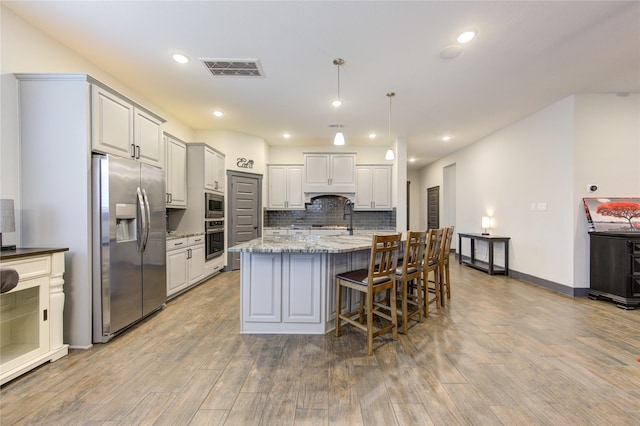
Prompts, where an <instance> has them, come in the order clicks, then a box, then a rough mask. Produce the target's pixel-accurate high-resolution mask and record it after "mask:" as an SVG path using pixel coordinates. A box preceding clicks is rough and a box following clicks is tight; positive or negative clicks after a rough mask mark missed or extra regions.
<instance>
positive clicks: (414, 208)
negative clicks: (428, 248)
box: [407, 170, 427, 231]
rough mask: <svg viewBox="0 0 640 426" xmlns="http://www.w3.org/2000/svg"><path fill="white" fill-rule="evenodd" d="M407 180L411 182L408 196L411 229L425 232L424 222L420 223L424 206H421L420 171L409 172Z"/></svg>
mask: <svg viewBox="0 0 640 426" xmlns="http://www.w3.org/2000/svg"><path fill="white" fill-rule="evenodd" d="M407 180H408V181H409V182H411V186H410V188H409V191H410V192H409V194H408V196H409V200H410V202H411V204H410V206H409V229H411V230H416V231H417V230H425V229H427V228H426V227H424V226H422V222H421V221H420V209H421V208H422V204H420V191H422V186H421V184H420V171H419V170H408V171H407Z"/></svg>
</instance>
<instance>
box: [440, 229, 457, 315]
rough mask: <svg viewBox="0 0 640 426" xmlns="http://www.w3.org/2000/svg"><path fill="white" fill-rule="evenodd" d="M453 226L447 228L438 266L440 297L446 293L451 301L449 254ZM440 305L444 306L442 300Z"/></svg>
mask: <svg viewBox="0 0 640 426" xmlns="http://www.w3.org/2000/svg"><path fill="white" fill-rule="evenodd" d="M453 230H454V227H453V226H449V227H448V228H447V238H446V240H445V244H444V250H443V254H442V262H441V264H440V271H441V272H440V282H441V285H442V293H443V294H442V297H443V299H444V294H445V293H446V295H447V299H451V278H450V276H449V257H450V254H451V240H452V239H453ZM442 305H443V306H444V300H443V303H442Z"/></svg>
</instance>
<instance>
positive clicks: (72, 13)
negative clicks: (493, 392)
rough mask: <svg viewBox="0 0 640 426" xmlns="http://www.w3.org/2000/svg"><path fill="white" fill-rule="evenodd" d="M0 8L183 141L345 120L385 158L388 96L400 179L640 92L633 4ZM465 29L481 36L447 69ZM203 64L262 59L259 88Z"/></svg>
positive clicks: (300, 131) (311, 131) (300, 137)
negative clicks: (517, 131) (449, 51)
mask: <svg viewBox="0 0 640 426" xmlns="http://www.w3.org/2000/svg"><path fill="white" fill-rule="evenodd" d="M2 3H3V5H5V6H7V7H8V8H9V9H11V10H12V11H13V12H14V13H16V14H17V15H18V16H21V17H22V18H24V19H25V20H26V21H28V22H30V23H31V24H33V25H35V26H36V27H38V28H40V29H41V30H42V31H44V32H45V33H47V34H49V35H50V36H51V37H53V38H54V39H57V40H59V41H60V42H61V43H62V44H64V45H67V46H68V47H70V48H71V49H73V50H74V51H76V52H77V53H79V54H80V55H81V56H83V57H85V58H86V59H87V60H88V61H90V62H92V63H94V64H96V65H97V66H98V67H100V68H101V69H103V70H105V71H106V72H108V73H109V74H111V75H112V76H113V77H114V78H116V79H118V80H120V81H121V82H123V83H124V84H126V85H128V86H129V87H131V88H133V89H134V90H135V91H136V92H138V93H140V94H141V95H143V96H144V97H146V98H148V99H150V100H151V101H153V102H155V103H156V104H157V105H159V106H160V107H162V108H164V109H165V110H166V111H167V112H169V113H170V114H172V115H173V116H175V117H176V118H177V119H180V120H181V121H183V122H184V123H185V124H186V125H188V126H190V127H192V128H193V129H231V130H235V131H239V132H243V133H248V134H252V135H256V136H259V137H261V138H263V139H265V140H266V142H267V143H268V144H269V145H301V146H302V145H327V146H330V145H331V143H332V138H333V134H334V133H335V129H332V128H330V127H329V124H333V123H338V122H340V123H342V124H343V125H344V134H345V137H346V141H347V147H348V146H356V145H358V146H362V145H377V146H386V145H388V143H389V115H390V114H389V99H388V98H387V97H386V93H387V92H390V91H393V92H395V93H396V96H395V97H394V98H393V101H392V108H391V118H392V120H391V135H392V139H395V138H396V137H403V138H406V140H407V146H408V148H407V149H408V156H409V157H415V158H416V161H415V163H410V164H409V165H408V166H409V168H410V169H411V168H418V167H422V166H424V165H426V164H428V163H430V162H432V161H434V160H436V159H438V158H441V157H443V156H444V155H446V154H447V153H450V152H452V151H455V150H458V149H460V148H462V147H464V146H465V145H468V144H470V143H473V142H475V141H477V140H479V139H481V138H483V137H485V136H487V135H489V134H491V133H493V132H495V131H497V130H499V129H500V128H502V127H504V126H506V125H508V124H510V123H513V122H514V121H516V120H519V119H521V118H523V117H525V116H527V115H529V114H531V113H533V112H536V111H538V110H540V109H542V108H544V107H546V106H548V105H550V104H552V103H553V102H556V101H558V100H560V99H562V98H564V97H566V96H568V95H571V94H574V93H576V94H579V93H625V92H638V91H639V90H640V2H637V1H630V2H612V1H603V2H594V1H568V2H556V1H539V2H520V1H510V2H504V1H482V2H480V1H473V2H462V1H446V2H444V1H442V2H436V1H410V2H401V1H371V2H365V1H335V2H331V1H318V2H315V1H284V2H271V1H260V2H246V1H193V2H191V1H104V2H102V1H80V2H78V1H71V2H61V1H44V2H40V1H18V2H16V1H6V0H5V1H3V2H2ZM469 28H473V29H476V30H477V37H476V38H475V39H474V40H473V41H471V42H470V43H468V44H466V45H464V46H462V53H461V54H460V55H459V56H458V57H456V58H454V59H441V58H440V57H439V53H440V51H441V50H442V49H444V48H445V47H447V46H451V45H456V44H457V42H456V36H457V35H458V33H459V32H461V31H462V30H465V29H469ZM176 52H180V53H183V54H185V55H187V56H188V57H190V58H191V62H189V63H188V64H186V65H179V64H177V63H175V62H174V61H173V60H172V59H171V55H172V54H173V53H176ZM200 58H206V59H212V58H227V59H257V60H258V61H259V62H260V64H261V66H262V69H263V71H264V76H263V77H213V76H212V75H211V73H210V72H209V71H208V70H207V69H206V67H205V66H204V65H203V63H202V62H201V61H200ZM336 58H343V59H344V60H345V64H344V65H343V66H342V67H341V68H340V91H341V98H342V101H343V106H342V107H341V108H340V112H339V113H338V111H337V110H336V109H335V108H334V107H333V106H332V105H331V101H332V100H333V99H334V98H336V96H337V86H338V84H337V80H338V77H337V74H338V72H337V67H336V66H335V65H333V60H334V59H336ZM79 71H80V70H79ZM216 109H219V110H221V111H224V113H225V115H224V116H223V117H221V118H216V117H214V116H213V115H212V112H213V111H214V110H216ZM338 114H339V115H338ZM284 132H288V133H290V134H291V138H290V139H288V140H287V139H284V138H283V136H282V135H283V133H284ZM371 132H375V133H377V135H378V137H377V138H376V139H374V140H371V139H369V138H368V135H369V133H371ZM444 135H450V136H451V140H450V141H449V142H443V141H442V136H444Z"/></svg>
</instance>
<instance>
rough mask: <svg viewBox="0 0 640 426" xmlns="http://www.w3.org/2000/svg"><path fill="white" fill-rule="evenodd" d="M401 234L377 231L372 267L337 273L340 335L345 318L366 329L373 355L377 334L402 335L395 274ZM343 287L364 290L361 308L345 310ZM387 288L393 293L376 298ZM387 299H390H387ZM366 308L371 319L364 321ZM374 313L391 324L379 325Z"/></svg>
mask: <svg viewBox="0 0 640 426" xmlns="http://www.w3.org/2000/svg"><path fill="white" fill-rule="evenodd" d="M401 236H402V234H392V235H374V236H373V239H372V242H371V255H370V260H369V269H358V270H355V271H349V272H344V273H341V274H337V275H336V298H337V300H336V336H340V326H341V321H342V320H344V321H346V322H348V323H349V324H351V325H353V326H355V327H357V328H359V329H361V330H363V331H365V332H366V333H367V341H368V347H369V355H373V338H374V337H376V336H379V335H381V334H383V333H386V332H388V331H392V333H393V339H394V340H397V339H398V313H397V309H396V282H395V277H396V267H397V262H398V251H399V250H400V241H401ZM342 287H346V288H350V289H352V290H356V291H359V292H361V293H362V294H361V296H360V309H358V310H355V311H351V312H348V313H346V314H343V313H342ZM387 290H389V291H391V295H390V297H389V298H386V297H385V298H382V299H380V300H379V301H376V297H375V296H376V294H378V293H380V292H383V291H387ZM389 300H390V301H389ZM385 301H389V302H388V303H384V302H385ZM383 310H384V311H388V312H389V313H387V312H383ZM365 311H366V320H367V321H366V324H363V323H364V314H365ZM357 315H359V321H355V320H354V317H355V316H357ZM374 315H375V316H378V317H381V318H384V319H385V320H387V321H389V324H388V325H386V326H384V327H382V328H378V327H375V326H374V325H373V319H374Z"/></svg>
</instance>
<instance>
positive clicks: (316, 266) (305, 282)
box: [282, 253, 322, 324]
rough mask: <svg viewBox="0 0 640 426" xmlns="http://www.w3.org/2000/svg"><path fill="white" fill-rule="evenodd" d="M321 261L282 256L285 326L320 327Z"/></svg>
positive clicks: (304, 255) (308, 256)
mask: <svg viewBox="0 0 640 426" xmlns="http://www.w3.org/2000/svg"><path fill="white" fill-rule="evenodd" d="M321 259H322V258H321V257H320V256H316V255H315V254H314V253H309V254H307V253H300V254H283V255H282V322H284V323H313V324H319V323H320V313H321V303H319V302H320V296H321V280H320V278H321V276H322V275H321V273H320V271H321Z"/></svg>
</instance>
